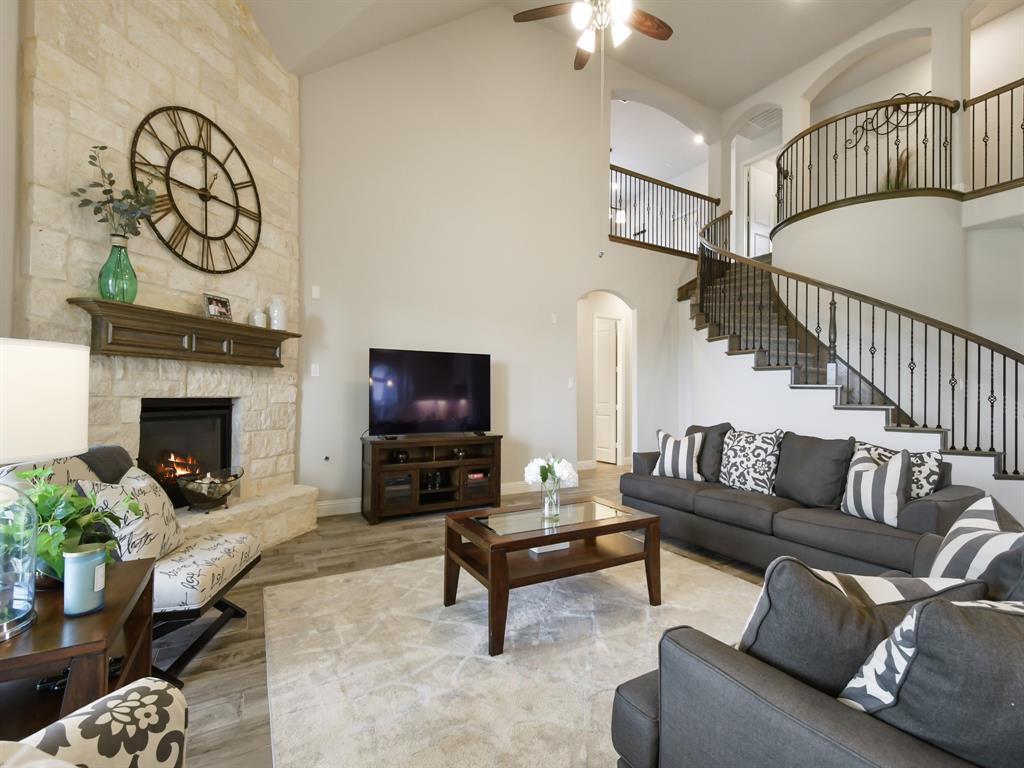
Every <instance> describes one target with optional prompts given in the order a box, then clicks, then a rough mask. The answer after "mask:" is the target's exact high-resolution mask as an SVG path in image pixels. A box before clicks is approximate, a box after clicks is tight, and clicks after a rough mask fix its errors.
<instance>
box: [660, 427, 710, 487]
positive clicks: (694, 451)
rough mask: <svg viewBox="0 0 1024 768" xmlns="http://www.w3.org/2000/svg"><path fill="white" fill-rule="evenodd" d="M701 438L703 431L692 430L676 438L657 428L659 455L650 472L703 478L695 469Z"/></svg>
mask: <svg viewBox="0 0 1024 768" xmlns="http://www.w3.org/2000/svg"><path fill="white" fill-rule="evenodd" d="M703 440H704V433H703V432H694V433H693V434H692V435H687V436H686V437H682V438H679V439H678V440H677V439H676V438H674V437H672V435H670V434H669V433H668V432H665V431H664V430H661V429H659V430H658V449H659V450H660V451H661V456H659V457H658V463H657V464H656V465H655V467H654V471H653V472H651V474H652V475H655V476H657V477H675V478H679V479H681V480H703V479H704V478H703V477H702V476H701V474H700V472H699V471H698V469H697V457H698V456H700V446H701V443H702V442H703Z"/></svg>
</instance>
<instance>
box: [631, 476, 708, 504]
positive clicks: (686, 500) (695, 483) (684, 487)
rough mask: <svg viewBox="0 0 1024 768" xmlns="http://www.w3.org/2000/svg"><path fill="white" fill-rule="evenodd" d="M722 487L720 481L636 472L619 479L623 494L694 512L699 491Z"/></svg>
mask: <svg viewBox="0 0 1024 768" xmlns="http://www.w3.org/2000/svg"><path fill="white" fill-rule="evenodd" d="M722 487H723V486H722V485H719V484H718V483H703V482H701V481H699V480H680V479H678V478H675V477H656V476H652V475H638V474H636V473H634V472H629V473H627V474H625V475H623V476H622V477H621V478H620V479H619V490H620V491H621V492H622V495H623V496H632V497H633V498H636V499H643V500H644V501H650V502H653V503H655V504H661V505H662V506H665V507H672V508H673V509H681V510H683V511H684V512H693V499H694V496H696V494H697V493H698V492H699V491H703V490H707V489H708V488H722Z"/></svg>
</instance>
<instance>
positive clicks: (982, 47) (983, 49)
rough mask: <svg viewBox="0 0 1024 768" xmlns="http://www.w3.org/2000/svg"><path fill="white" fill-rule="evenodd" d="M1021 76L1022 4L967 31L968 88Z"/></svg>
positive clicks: (975, 90)
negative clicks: (969, 51) (969, 67)
mask: <svg viewBox="0 0 1024 768" xmlns="http://www.w3.org/2000/svg"><path fill="white" fill-rule="evenodd" d="M1022 76H1024V4H1022V5H1019V6H1017V7H1016V8H1014V9H1013V10H1012V11H1010V12H1009V13H1004V14H1003V15H1002V16H998V17H996V18H995V19H992V21H990V22H988V23H986V24H982V25H981V26H980V27H978V28H977V29H974V30H972V31H971V92H970V94H965V96H967V95H969V96H980V95H981V94H983V93H988V92H989V91H991V90H993V89H995V88H998V87H999V86H1001V85H1006V84H1007V83H1012V82H1013V81H1014V80H1019V79H1020V78H1021V77H1022Z"/></svg>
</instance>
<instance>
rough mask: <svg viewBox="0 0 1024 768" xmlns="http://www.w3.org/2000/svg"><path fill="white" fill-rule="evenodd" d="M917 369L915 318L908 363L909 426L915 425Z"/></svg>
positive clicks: (911, 322) (911, 323) (912, 321)
mask: <svg viewBox="0 0 1024 768" xmlns="http://www.w3.org/2000/svg"><path fill="white" fill-rule="evenodd" d="M915 368H917V363H915V362H914V318H910V362H909V363H907V370H909V371H910V413H909V414H907V415H908V416H909V417H910V424H909V426H913V425H914V421H915V419H914V413H915V411H914V369H915Z"/></svg>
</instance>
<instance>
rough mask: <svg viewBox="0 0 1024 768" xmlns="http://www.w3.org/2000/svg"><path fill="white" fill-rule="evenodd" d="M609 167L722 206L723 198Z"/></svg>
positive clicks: (621, 168)
mask: <svg viewBox="0 0 1024 768" xmlns="http://www.w3.org/2000/svg"><path fill="white" fill-rule="evenodd" d="M608 167H609V168H611V169H612V170H613V171H617V172H619V173H622V174H625V175H626V176H632V177H633V178H634V179H640V180H641V181H647V182H650V183H651V184H657V185H658V186H659V187H665V189H671V190H675V191H676V192H682V193H683V194H684V195H689V196H690V197H699V198H700V199H701V200H707V201H708V202H709V203H714V204H715V205H721V204H722V200H721V198H718V197H711V196H710V195H705V194H703V193H701V192H694V191H693V190H692V189H687V188H686V187H677V186H676V185H675V184H669V183H668V182H667V181H662V180H661V179H656V178H654V177H653V176H645V175H644V174H642V173H637V172H636V171H631V170H629V169H628V168H623V167H622V166H621V165H609V166H608Z"/></svg>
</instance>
